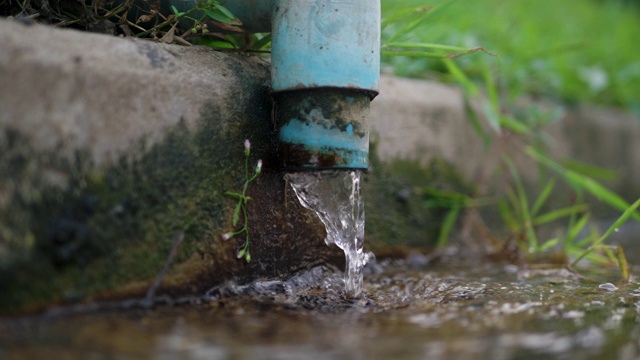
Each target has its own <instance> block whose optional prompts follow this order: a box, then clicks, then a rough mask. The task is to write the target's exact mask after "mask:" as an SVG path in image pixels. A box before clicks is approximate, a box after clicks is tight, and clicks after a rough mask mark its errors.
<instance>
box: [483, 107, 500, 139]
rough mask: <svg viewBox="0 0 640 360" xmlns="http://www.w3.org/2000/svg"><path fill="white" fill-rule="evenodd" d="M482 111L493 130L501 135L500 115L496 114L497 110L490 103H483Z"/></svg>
mask: <svg viewBox="0 0 640 360" xmlns="http://www.w3.org/2000/svg"><path fill="white" fill-rule="evenodd" d="M482 110H483V111H484V116H485V117H486V118H487V121H488V122H489V125H490V126H491V128H492V129H493V130H494V131H495V132H497V133H500V114H499V113H497V112H496V109H495V108H494V107H493V106H491V104H490V103H489V102H483V103H482Z"/></svg>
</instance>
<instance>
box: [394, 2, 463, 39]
mask: <svg viewBox="0 0 640 360" xmlns="http://www.w3.org/2000/svg"><path fill="white" fill-rule="evenodd" d="M452 2H453V0H445V1H444V2H442V3H441V4H439V5H437V6H434V7H433V8H430V9H428V11H426V12H424V13H422V14H419V16H418V17H417V19H415V20H414V21H411V22H409V23H408V24H406V25H405V26H403V27H402V28H401V29H400V30H398V32H396V33H395V34H393V35H392V36H391V38H389V40H388V41H387V42H388V43H391V42H393V41H394V40H396V39H399V38H400V37H402V36H404V35H406V34H408V33H410V32H411V31H413V30H414V29H415V28H417V27H418V26H420V25H422V24H423V23H424V22H425V21H426V20H427V19H428V18H430V17H431V16H433V15H435V14H437V13H439V12H440V11H442V9H444V8H445V7H447V6H449V5H450V4H451V3H452ZM423 8H424V7H423ZM418 9H421V8H417V9H416V10H418ZM385 25H386V24H385Z"/></svg>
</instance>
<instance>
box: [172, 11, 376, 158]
mask: <svg viewBox="0 0 640 360" xmlns="http://www.w3.org/2000/svg"><path fill="white" fill-rule="evenodd" d="M193 1H194V0H172V2H173V3H174V5H175V6H176V7H178V8H179V9H185V2H191V3H192V4H193ZM223 5H224V6H226V7H227V8H228V9H229V10H230V11H231V12H233V14H234V15H236V16H237V17H238V18H239V19H240V20H241V21H242V23H243V24H244V26H245V28H246V29H247V30H248V31H251V32H268V31H271V33H272V51H271V69H272V75H271V87H272V91H273V96H274V99H275V100H276V104H277V111H276V114H277V121H278V128H279V141H280V157H281V163H282V166H283V168H284V169H285V170H289V171H300V170H319V169H335V168H340V169H366V168H367V167H368V163H369V161H368V155H369V131H368V126H367V125H368V124H367V115H368V112H369V103H370V101H371V100H372V99H373V98H374V97H375V96H376V95H377V94H378V90H379V82H380V0H235V1H231V0H229V1H226V2H224V3H223Z"/></svg>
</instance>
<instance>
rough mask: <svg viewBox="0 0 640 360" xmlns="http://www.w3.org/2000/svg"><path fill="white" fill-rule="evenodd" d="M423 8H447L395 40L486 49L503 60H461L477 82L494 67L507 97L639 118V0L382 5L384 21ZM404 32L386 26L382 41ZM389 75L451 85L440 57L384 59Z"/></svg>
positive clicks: (388, 0) (408, 0)
mask: <svg viewBox="0 0 640 360" xmlns="http://www.w3.org/2000/svg"><path fill="white" fill-rule="evenodd" d="M447 4H448V5H447ZM425 5H436V6H437V5H443V6H442V7H441V8H437V9H436V11H435V12H434V14H432V15H431V16H430V17H429V18H428V19H427V20H426V21H424V22H422V23H421V24H420V26H418V27H416V28H415V29H414V30H413V31H411V32H410V33H408V34H405V35H404V36H402V37H401V38H399V39H396V40H394V41H396V42H397V41H403V42H426V43H436V44H443V45H454V46H463V47H467V48H472V47H477V46H481V47H483V48H485V49H487V50H489V51H491V52H493V53H496V54H498V56H491V55H488V54H485V53H480V52H478V53H474V54H471V55H467V56H462V57H459V58H456V59H455V61H456V63H457V65H459V66H460V67H461V68H462V69H463V70H464V71H466V73H467V75H468V76H469V77H471V78H472V79H476V80H479V79H481V77H482V69H483V68H485V67H486V66H490V67H491V69H492V70H493V72H494V74H495V78H496V79H497V81H498V84H497V85H498V87H499V89H500V92H501V94H502V95H503V96H508V97H511V98H515V97H518V96H520V95H522V94H525V93H526V94H529V95H534V96H536V97H542V98H545V99H551V100H556V101H561V102H563V103H567V104H572V103H577V102H589V103H596V104H604V105H612V106H618V107H622V108H626V109H629V110H631V111H633V112H634V113H636V114H637V115H640V1H639V0H560V1H558V0H458V1H447V0H383V1H382V7H383V10H382V12H383V19H384V18H387V19H388V18H389V17H391V16H393V15H394V14H397V13H398V12H400V11H402V10H406V9H410V8H415V7H420V6H425ZM408 21H411V19H409V18H407V19H406V21H404V23H406V22H408ZM401 26H403V22H396V23H393V24H391V25H389V26H387V27H386V28H384V29H383V43H384V42H385V40H388V39H389V38H390V37H391V36H392V35H393V34H394V33H395V32H397V31H398V30H399V29H400V28H401ZM383 71H385V72H387V73H394V74H396V75H399V76H408V77H417V78H427V79H437V80H441V81H453V79H452V78H451V76H450V75H449V74H448V73H447V68H446V67H445V66H444V64H443V62H442V60H440V59H425V58H415V57H413V58H412V57H399V56H384V57H383Z"/></svg>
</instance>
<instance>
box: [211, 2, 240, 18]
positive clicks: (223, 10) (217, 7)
mask: <svg viewBox="0 0 640 360" xmlns="http://www.w3.org/2000/svg"><path fill="white" fill-rule="evenodd" d="M216 9H218V10H219V11H220V12H221V13H222V14H223V15H224V16H226V17H228V18H229V19H235V18H236V16H235V15H233V14H232V13H231V11H229V9H227V8H226V7H224V6H222V5H220V4H216Z"/></svg>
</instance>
